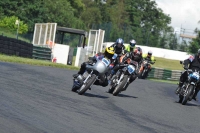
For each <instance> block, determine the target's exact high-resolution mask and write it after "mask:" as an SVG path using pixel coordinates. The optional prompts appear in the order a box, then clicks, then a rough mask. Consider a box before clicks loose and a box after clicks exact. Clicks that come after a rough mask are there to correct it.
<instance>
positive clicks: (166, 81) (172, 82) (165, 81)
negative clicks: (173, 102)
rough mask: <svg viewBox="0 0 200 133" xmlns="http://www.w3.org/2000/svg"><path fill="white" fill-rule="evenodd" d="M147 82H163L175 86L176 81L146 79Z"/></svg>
mask: <svg viewBox="0 0 200 133" xmlns="http://www.w3.org/2000/svg"><path fill="white" fill-rule="evenodd" d="M147 79H148V80H152V81H156V82H164V83H170V84H177V83H178V81H172V80H162V79H152V78H147Z"/></svg>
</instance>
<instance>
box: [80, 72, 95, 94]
mask: <svg viewBox="0 0 200 133" xmlns="http://www.w3.org/2000/svg"><path fill="white" fill-rule="evenodd" d="M95 80H96V75H94V74H93V75H92V76H91V77H90V78H89V79H88V80H87V82H86V83H84V84H83V85H82V86H81V88H80V89H79V91H78V94H79V95H83V94H84V93H85V92H86V91H87V90H88V89H89V87H90V86H91V85H92V84H93V83H94V82H95Z"/></svg>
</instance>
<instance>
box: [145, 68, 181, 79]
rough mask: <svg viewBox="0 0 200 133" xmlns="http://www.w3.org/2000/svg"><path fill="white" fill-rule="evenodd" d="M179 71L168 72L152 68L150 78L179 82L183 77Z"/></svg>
mask: <svg viewBox="0 0 200 133" xmlns="http://www.w3.org/2000/svg"><path fill="white" fill-rule="evenodd" d="M181 72H182V71H179V70H167V69H163V68H152V70H151V72H150V73H149V75H148V78H155V79H163V80H179V78H180V76H181Z"/></svg>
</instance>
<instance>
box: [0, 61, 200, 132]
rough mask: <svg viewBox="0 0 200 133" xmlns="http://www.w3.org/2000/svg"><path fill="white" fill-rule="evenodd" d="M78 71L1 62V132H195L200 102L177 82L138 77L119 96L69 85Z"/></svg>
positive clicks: (199, 121) (101, 88)
mask: <svg viewBox="0 0 200 133" xmlns="http://www.w3.org/2000/svg"><path fill="white" fill-rule="evenodd" d="M76 72H77V71H73V70H66V69H59V68H52V67H41V66H30V65H22V64H14V63H4V62H0V84H1V85H0V133H197V132H199V130H200V106H199V103H198V102H195V101H191V102H189V103H188V104H187V105H185V106H183V105H181V104H179V103H176V101H177V100H178V96H176V95H175V94H174V90H175V88H176V85H173V84H168V83H160V82H154V81H149V80H140V79H136V80H135V81H134V82H133V83H132V84H131V85H130V86H129V87H128V89H127V90H126V91H124V92H122V93H120V94H119V96H112V95H111V94H108V93H106V91H107V89H108V87H105V88H103V87H100V86H93V87H92V90H91V91H87V92H86V94H85V95H78V94H77V93H74V92H72V91H71V87H72V75H73V74H74V73H76Z"/></svg>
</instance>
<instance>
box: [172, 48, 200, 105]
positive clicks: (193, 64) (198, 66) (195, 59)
mask: <svg viewBox="0 0 200 133" xmlns="http://www.w3.org/2000/svg"><path fill="white" fill-rule="evenodd" d="M183 64H184V69H185V71H184V72H183V73H182V74H181V76H180V80H179V86H178V88H177V90H176V94H178V93H179V91H180V88H181V87H182V86H183V84H184V82H185V81H186V80H187V78H188V73H187V71H186V70H187V69H192V71H195V70H196V71H200V49H199V50H198V53H197V54H196V55H194V56H190V57H189V58H188V59H186V60H184V62H183ZM188 65H189V66H188ZM199 89H200V84H198V85H197V87H196V88H195V94H194V96H193V99H194V100H195V101H197V94H198V92H199Z"/></svg>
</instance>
